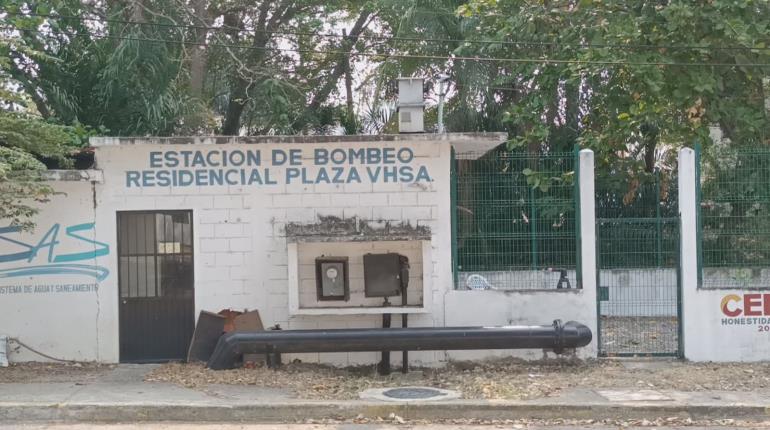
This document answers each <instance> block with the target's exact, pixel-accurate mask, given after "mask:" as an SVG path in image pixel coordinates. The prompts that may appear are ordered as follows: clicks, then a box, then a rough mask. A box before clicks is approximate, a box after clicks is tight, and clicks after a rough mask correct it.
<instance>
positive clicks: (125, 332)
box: [118, 211, 195, 362]
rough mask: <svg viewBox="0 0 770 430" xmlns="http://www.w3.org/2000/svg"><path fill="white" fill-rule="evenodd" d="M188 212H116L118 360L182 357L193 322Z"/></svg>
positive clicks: (145, 360) (165, 359)
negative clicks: (118, 318)
mask: <svg viewBox="0 0 770 430" xmlns="http://www.w3.org/2000/svg"><path fill="white" fill-rule="evenodd" d="M192 244H193V240H192V212H190V211H141V212H119V213H118V290H119V300H120V361H121V362H157V361H168V360H178V359H182V358H185V357H186V355H187V348H188V347H189V345H190V339H191V337H192V333H193V329H194V327H195V325H194V324H195V309H194V307H195V302H194V279H193V245H192Z"/></svg>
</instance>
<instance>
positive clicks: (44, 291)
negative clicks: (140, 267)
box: [0, 172, 117, 361]
mask: <svg viewBox="0 0 770 430" xmlns="http://www.w3.org/2000/svg"><path fill="white" fill-rule="evenodd" d="M91 173H93V176H94V177H98V176H99V175H98V174H96V173H95V172H91ZM53 185H54V189H55V191H56V192H57V194H55V195H53V196H52V197H51V198H50V201H49V202H48V203H45V204H41V205H40V206H39V207H40V210H41V211H40V213H39V214H38V216H37V217H36V221H37V225H36V226H35V228H34V230H33V231H25V232H17V231H14V229H12V228H10V227H9V226H6V225H2V226H0V229H1V230H2V232H0V332H2V333H3V334H5V335H8V336H9V337H11V338H15V339H18V340H19V341H20V342H22V343H24V344H26V345H28V346H29V347H32V348H34V349H36V350H38V351H40V352H43V353H46V354H48V355H52V356H54V357H56V358H59V359H65V360H105V361H112V356H111V355H110V353H111V350H110V347H109V345H110V339H111V338H112V337H114V336H115V334H114V333H115V330H116V329H117V325H116V322H115V320H114V319H113V318H112V315H111V309H113V308H114V303H115V302H117V295H116V294H117V293H116V291H111V290H110V288H109V287H108V285H106V284H105V282H104V280H103V279H102V278H103V277H106V278H105V279H110V278H111V277H114V276H115V275H114V272H113V269H112V267H111V265H110V263H109V260H110V257H111V255H112V254H113V253H114V246H113V245H112V242H110V241H108V240H105V239H104V236H103V235H102V230H101V229H100V227H101V226H99V225H98V224H94V222H95V219H96V218H95V212H94V187H95V184H94V183H93V182H91V181H88V180H79V179H77V180H73V181H69V180H66V181H56V182H54V183H53ZM22 253H29V255H27V256H23V255H21V254H22ZM10 346H11V349H10V351H9V353H10V354H9V358H10V360H11V361H44V360H45V359H44V358H43V357H41V356H39V355H37V354H34V353H32V352H31V351H29V350H27V349H25V348H21V347H19V345H18V343H16V342H12V343H11V345H10Z"/></svg>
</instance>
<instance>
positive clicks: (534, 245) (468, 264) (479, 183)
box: [452, 150, 579, 289]
mask: <svg viewBox="0 0 770 430" xmlns="http://www.w3.org/2000/svg"><path fill="white" fill-rule="evenodd" d="M576 156H577V153H576V152H575V153H550V154H532V153H526V152H510V151H505V150H495V151H492V152H489V153H487V154H484V155H482V156H479V157H475V156H472V155H467V154H466V155H464V156H463V158H462V159H457V160H455V161H454V165H453V169H452V172H453V180H454V184H453V192H452V195H453V196H452V197H453V200H454V210H455V213H454V214H453V215H454V221H453V229H454V232H455V244H456V251H455V255H456V257H455V273H456V276H455V279H456V286H457V288H461V289H466V288H471V289H476V288H480V289H483V288H496V289H553V288H565V287H567V286H568V285H569V286H570V287H572V288H576V287H578V284H579V282H578V274H577V273H576V268H577V261H578V260H577V254H578V252H577V251H578V250H577V246H578V243H579V242H578V226H577V222H576V219H577V218H576V207H577V204H576V203H577V191H576V188H577V184H576V182H575V166H576Z"/></svg>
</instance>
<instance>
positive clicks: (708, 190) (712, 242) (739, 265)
mask: <svg viewBox="0 0 770 430" xmlns="http://www.w3.org/2000/svg"><path fill="white" fill-rule="evenodd" d="M698 149H699V148H698ZM698 155H700V156H699V157H698V158H699V159H700V164H699V166H698V167H699V168H700V175H699V176H700V178H699V185H700V192H699V194H700V195H699V202H700V204H699V211H700V213H699V224H700V225H699V235H698V236H699V238H700V241H701V242H700V246H699V258H698V262H699V266H700V272H699V279H700V280H701V286H702V287H704V288H766V287H767V281H768V279H770V146H767V147H726V146H721V145H717V146H713V147H711V148H710V149H709V151H706V152H704V153H703V154H698Z"/></svg>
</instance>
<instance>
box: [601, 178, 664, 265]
mask: <svg viewBox="0 0 770 430" xmlns="http://www.w3.org/2000/svg"><path fill="white" fill-rule="evenodd" d="M678 208H679V206H678V192H677V178H676V176H675V175H673V174H671V173H665V174H664V173H661V172H656V173H654V174H647V175H638V176H636V177H634V178H633V179H629V178H607V179H604V180H597V184H596V217H597V220H602V224H601V225H602V226H603V232H604V234H608V232H611V234H613V235H617V236H618V237H626V238H628V240H629V242H627V243H626V244H625V246H627V247H628V250H626V251H625V252H609V249H608V248H612V247H615V246H617V245H616V244H615V243H614V242H612V241H609V240H598V241H597V252H598V253H599V254H600V255H602V257H603V258H602V259H603V266H604V268H644V267H664V266H667V265H669V264H670V262H669V261H668V260H669V259H670V252H669V251H668V250H669V249H671V246H672V245H673V241H675V240H678V232H677V234H672V233H673V232H672V229H673V228H674V226H673V225H672V224H671V222H670V220H671V219H673V218H677V217H678V216H679V209H678ZM625 230H628V231H625ZM597 234H599V233H598V232H597ZM605 238H606V237H605ZM677 243H678V242H677ZM631 251H632V252H631Z"/></svg>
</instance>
